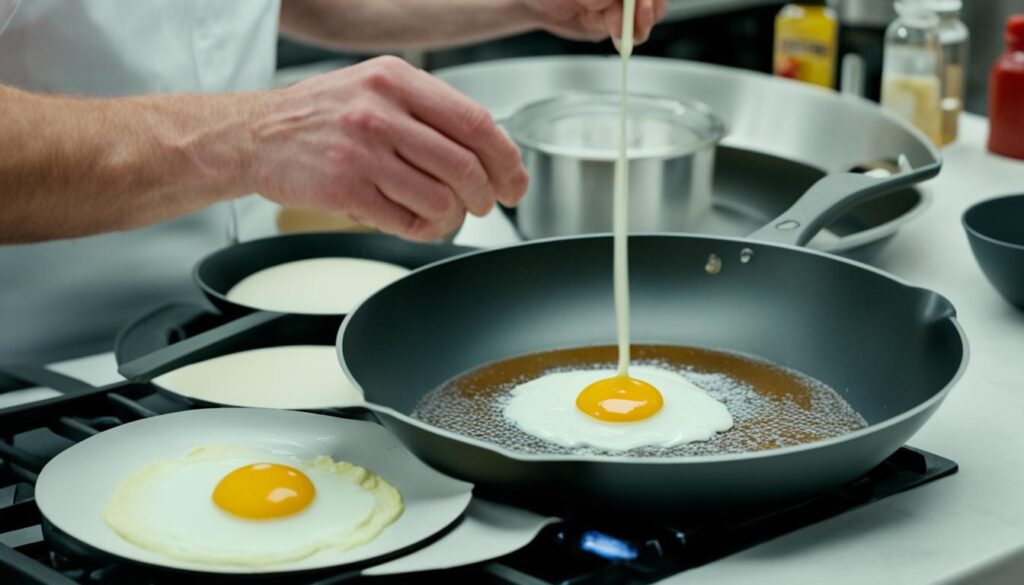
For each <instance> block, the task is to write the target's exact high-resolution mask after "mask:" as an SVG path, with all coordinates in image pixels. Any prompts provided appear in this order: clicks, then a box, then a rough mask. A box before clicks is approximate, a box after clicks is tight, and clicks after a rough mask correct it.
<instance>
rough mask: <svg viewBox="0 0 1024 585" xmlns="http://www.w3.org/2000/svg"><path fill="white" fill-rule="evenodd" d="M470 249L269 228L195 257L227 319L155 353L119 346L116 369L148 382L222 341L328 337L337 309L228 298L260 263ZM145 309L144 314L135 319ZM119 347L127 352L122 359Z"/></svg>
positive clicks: (397, 259) (401, 258)
mask: <svg viewBox="0 0 1024 585" xmlns="http://www.w3.org/2000/svg"><path fill="white" fill-rule="evenodd" d="M473 250H474V248H468V247H465V246H457V245H454V244H449V243H429V244H425V243H415V242H408V241H406V240H402V239H400V238H396V237H394V236H389V235H385V234H363V233H336V232H325V233H307V234H293V235H284V236H274V237H270V238H263V239H259V240H252V241H249V242H244V243H241V244H236V245H233V246H229V247H227V248H223V249H221V250H218V251H216V252H214V253H212V254H210V255H209V256H206V257H205V258H203V259H202V260H200V261H199V262H198V263H197V264H196V267H195V270H194V271H193V278H194V280H195V282H196V285H197V286H198V287H199V289H200V290H202V292H203V294H204V295H206V298H207V299H209V301H210V302H211V303H212V304H213V305H214V306H215V307H216V308H217V309H218V310H219V311H220V312H221V313H223V315H224V317H225V318H226V319H227V320H228V321H227V322H226V323H224V324H223V325H220V326H218V327H214V328H212V329H210V330H208V331H204V332H203V333H202V334H200V335H196V336H194V337H189V338H187V339H184V340H181V341H179V342H177V343H175V344H174V345H173V346H171V347H166V348H163V350H162V351H160V352H157V353H155V354H146V355H139V353H138V352H132V351H128V352H121V351H119V352H118V364H119V367H118V371H119V372H120V373H121V375H122V376H124V377H125V378H128V379H129V380H133V381H146V382H148V381H149V380H151V379H152V378H153V377H155V376H158V375H160V374H162V373H165V372H168V371H171V370H173V369H176V368H178V367H181V366H183V365H187V364H190V363H193V362H196V361H201V360H205V359H209V358H213V357H217V356H219V355H223V354H224V353H227V350H228V349H230V350H231V351H236V352H237V351H245V350H249V349H257V348H263V347H270V346H274V345H289V344H320V343H325V341H324V340H330V339H333V338H334V335H335V332H336V331H337V328H338V325H339V324H340V323H341V320H342V319H343V318H344V317H345V316H344V315H342V314H339V315H308V314H299V313H275V312H271V311H261V310H257V309H254V308H252V307H247V306H245V305H240V304H238V303H235V302H232V301H230V300H228V298H227V293H228V291H229V290H231V287H233V286H234V285H235V284H237V283H238V282H239V281H241V280H242V279H243V278H245V277H247V276H249V275H251V274H254V273H256V272H259V271H260V270H263V269H265V268H269V267H271V266H277V265H279V264H283V263H285V262H292V261H296V260H306V259H310V258H329V257H343V258H364V259H368V260H378V261H381V262H389V263H391V264H397V265H399V266H404V267H406V268H411V269H416V268H420V267H422V266H424V265H427V264H430V263H431V262H436V261H438V260H442V259H445V258H450V257H452V256H456V255H459V254H464V253H466V252H471V251H473ZM152 317H153V315H150V314H147V315H144V316H143V317H141V318H140V319H151V318H152ZM129 331H131V332H133V334H134V332H135V328H133V327H128V328H126V329H125V330H124V331H123V332H122V335H121V336H119V339H118V343H117V345H118V347H122V346H123V345H124V343H123V341H124V339H123V336H124V335H125V332H129ZM136 337H137V335H136ZM133 341H134V338H133ZM151 342H152V340H148V341H147V343H151ZM122 355H125V356H130V359H122ZM136 358H137V359H136Z"/></svg>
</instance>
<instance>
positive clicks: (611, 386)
mask: <svg viewBox="0 0 1024 585" xmlns="http://www.w3.org/2000/svg"><path fill="white" fill-rule="evenodd" d="M662 404H664V400H663V399H662V397H661V392H658V389H657V388H655V387H654V386H651V385H650V384H648V383H647V382H644V381H643V380H637V379H636V378H631V377H629V376H614V377H612V378H605V379H604V380H598V381H597V382H594V383H593V384H591V385H589V386H587V387H586V388H584V389H583V392H580V394H579V396H577V397H576V408H579V409H580V410H582V411H583V412H584V413H585V414H588V415H590V416H592V417H594V418H596V419H598V420H603V421H605V422H636V421H639V420H644V419H645V418H648V417H651V416H654V415H655V414H657V412H658V411H659V410H661V406H662Z"/></svg>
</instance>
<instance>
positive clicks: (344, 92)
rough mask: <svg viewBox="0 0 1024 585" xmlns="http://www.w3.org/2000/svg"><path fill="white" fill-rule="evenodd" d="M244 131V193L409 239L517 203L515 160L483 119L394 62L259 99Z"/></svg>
mask: <svg viewBox="0 0 1024 585" xmlns="http://www.w3.org/2000/svg"><path fill="white" fill-rule="evenodd" d="M253 127H254V145H253V146H254V152H255V154H254V156H253V157H252V160H253V164H252V175H253V176H254V177H255V181H254V184H253V187H254V189H253V190H254V191H256V192H259V193H261V194H262V195H263V196H265V197H267V198H268V199H271V200H273V201H276V202H278V203H281V204H282V205H285V206H289V207H298V208H312V209H318V210H322V211H327V212H331V211H335V212H341V213H344V214H345V215H347V216H349V217H350V218H352V219H354V220H355V221H358V222H360V223H364V224H369V225H373V226H375V227H377V228H378V229H380V230H381V231H384V232H388V233H392V234H396V235H400V236H402V237H405V238H409V239H415V240H433V239H438V238H440V237H443V236H445V235H447V234H449V233H451V232H452V231H454V230H455V229H457V228H458V227H459V225H461V223H462V221H463V219H464V218H465V214H466V212H467V211H469V212H470V213H472V214H473V215H477V216H483V215H485V214H487V213H488V212H489V211H490V210H491V208H492V207H493V206H494V202H495V201H499V202H501V203H502V204H504V205H506V206H513V205H515V204H516V203H518V201H519V200H520V199H521V198H522V196H523V194H524V193H525V192H526V186H527V182H528V178H527V175H526V169H525V168H524V167H523V164H522V161H521V160H520V156H519V151H518V149H517V148H516V146H515V145H514V144H513V143H512V141H511V140H510V139H509V138H508V137H507V136H506V135H505V133H504V132H503V131H502V130H501V129H500V128H499V127H498V125H497V124H496V123H495V122H494V120H493V119H492V118H491V116H490V114H489V113H488V112H487V110H486V109H484V108H483V106H480V105H478V104H476V103H474V102H473V101H471V100H470V99H469V98H467V97H466V96H464V95H462V94H460V93H459V92H457V91H456V90H455V89H453V88H452V87H450V86H449V85H447V84H445V83H444V82H442V81H440V80H439V79H437V78H435V77H433V76H431V75H430V74H428V73H426V72H424V71H421V70H419V69H416V68H414V67H412V66H411V65H409V64H407V63H406V62H405V61H402V60H401V59H398V58H395V57H378V58H376V59H371V60H369V61H365V62H363V63H360V64H358V65H354V66H351V67H347V68H344V69H341V70H338V71H335V72H332V73H328V74H326V75H321V76H318V77H315V78H312V79H308V80H306V81H303V82H301V83H298V84H296V85H294V86H292V87H289V88H287V89H283V90H277V91H273V92H268V99H267V100H266V102H265V103H263V104H261V106H260V107H259V108H258V109H257V112H256V113H255V114H254V124H253Z"/></svg>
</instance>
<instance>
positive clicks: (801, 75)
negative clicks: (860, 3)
mask: <svg viewBox="0 0 1024 585" xmlns="http://www.w3.org/2000/svg"><path fill="white" fill-rule="evenodd" d="M838 40H839V21H838V19H837V18H836V14H835V11H833V10H832V9H831V8H829V7H828V6H827V5H826V3H825V0H817V1H815V0H801V2H798V3H794V4H787V5H786V6H784V7H783V8H782V10H781V11H779V15H778V16H777V17H776V18H775V55H774V69H775V74H776V75H779V76H781V77H789V78H791V79H799V80H800V81H805V82H807V83H813V84H815V85H821V86H823V87H829V88H831V87H835V71H836V52H837V45H838Z"/></svg>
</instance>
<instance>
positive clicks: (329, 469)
mask: <svg viewBox="0 0 1024 585" xmlns="http://www.w3.org/2000/svg"><path fill="white" fill-rule="evenodd" d="M402 510H403V502H402V496H401V494H400V493H399V491H398V490H397V489H396V488H395V487H394V486H393V485H391V484H390V483H388V482H387V481H386V480H384V479H383V478H381V477H379V476H377V475H376V474H375V473H373V472H372V471H370V470H368V469H366V468H364V467H360V466H358V465H354V464H351V463H347V462H344V461H334V460H333V459H332V458H331V457H329V456H326V455H321V456H318V457H315V458H312V459H309V460H299V459H294V458H290V457H287V456H282V455H279V454H275V453H271V452H269V451H263V450H257V449H253V448H249V447H243V446H237V445H229V444H223V443H215V444H209V445H205V446H202V447H197V448H195V449H193V450H192V451H190V452H189V453H187V454H186V455H184V456H183V457H178V458H169V459H162V460H157V461H154V462H152V463H150V464H149V465H146V466H145V467H143V468H141V469H139V470H137V471H135V472H134V473H132V474H131V475H129V476H128V477H126V478H125V479H124V480H122V481H121V483H120V484H119V485H118V486H117V488H116V489H115V491H114V493H113V495H112V496H111V498H110V500H109V502H108V503H107V505H106V507H105V509H104V510H103V520H104V521H105V522H106V524H107V525H108V526H109V527H110V528H111V529H113V530H114V531H115V532H116V533H117V534H118V535H120V536H121V537H122V538H124V539H125V540H127V541H129V542H131V543H133V544H135V545H137V546H139V547H141V548H144V549H147V550H150V551H153V552H156V553H160V554H162V555H165V556H168V557H171V558H175V559H179V560H185V561H193V562H198V563H211V564H227V565H237V566H248V567H258V566H264V565H272V564H277V563H285V562H289V561H296V560H299V559H303V558H305V557H308V556H310V555H313V554H315V553H317V552H319V551H321V550H324V549H333V550H338V551H343V550H348V549H351V548H353V547H356V546H359V545H361V544H365V543H367V542H370V541H372V540H373V539H374V538H376V537H377V536H378V535H379V534H380V533H381V532H382V531H383V530H384V529H385V528H386V527H387V526H388V525H389V524H391V523H392V522H394V521H395V520H396V519H397V518H398V517H399V516H400V515H401V513H402Z"/></svg>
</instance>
